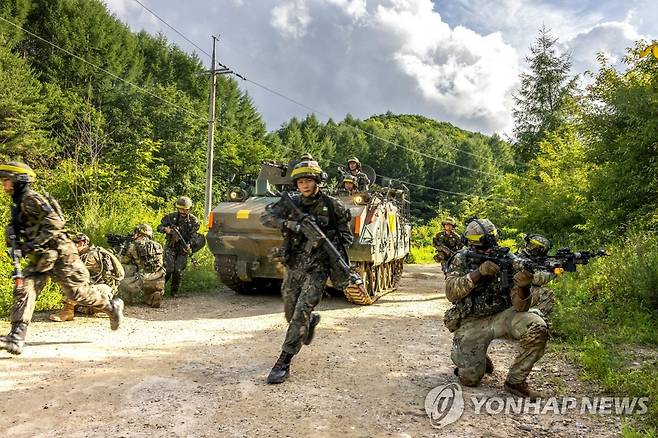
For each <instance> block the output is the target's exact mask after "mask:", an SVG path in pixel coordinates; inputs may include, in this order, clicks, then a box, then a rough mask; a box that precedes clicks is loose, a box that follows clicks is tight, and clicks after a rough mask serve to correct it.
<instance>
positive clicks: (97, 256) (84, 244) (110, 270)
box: [49, 233, 125, 322]
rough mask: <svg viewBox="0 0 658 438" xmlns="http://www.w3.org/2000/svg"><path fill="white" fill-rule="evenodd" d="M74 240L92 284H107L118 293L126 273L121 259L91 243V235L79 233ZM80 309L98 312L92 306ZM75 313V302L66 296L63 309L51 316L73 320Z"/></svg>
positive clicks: (57, 320)
mask: <svg viewBox="0 0 658 438" xmlns="http://www.w3.org/2000/svg"><path fill="white" fill-rule="evenodd" d="M72 240H73V243H75V246H76V248H77V250H78V254H79V255H80V260H82V262H83V263H84V264H85V266H86V268H87V270H88V271H89V277H90V280H91V284H106V285H108V286H110V287H111V288H112V292H113V293H116V292H117V287H118V286H119V282H120V281H121V280H122V279H123V277H124V275H125V272H124V270H123V266H122V265H121V263H120V262H119V260H118V259H117V258H116V257H115V256H114V254H112V253H111V252H109V251H108V250H106V249H105V248H101V247H100V246H95V245H91V244H90V239H89V236H87V235H86V234H83V233H78V234H76V235H75V237H73V239H72ZM79 310H81V311H82V313H85V314H94V313H96V311H95V310H94V309H93V308H91V307H82V308H81V309H79ZM74 314H75V302H74V301H71V300H68V299H66V298H64V300H63V307H62V309H61V310H60V311H59V312H58V313H53V314H52V315H50V316H49V318H50V320H51V321H56V322H64V321H71V320H73V317H74Z"/></svg>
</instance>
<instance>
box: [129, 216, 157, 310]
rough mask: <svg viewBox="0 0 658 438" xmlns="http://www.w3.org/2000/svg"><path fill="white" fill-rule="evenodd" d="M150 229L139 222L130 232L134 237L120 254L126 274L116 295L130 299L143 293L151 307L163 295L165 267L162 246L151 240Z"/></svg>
mask: <svg viewBox="0 0 658 438" xmlns="http://www.w3.org/2000/svg"><path fill="white" fill-rule="evenodd" d="M152 238H153V228H151V226H150V225H148V224H140V225H138V226H137V227H135V230H134V231H133V240H132V241H131V242H130V243H129V244H128V247H127V248H126V249H125V250H123V251H122V252H121V253H120V260H121V263H122V264H123V265H124V269H125V271H126V276H125V277H124V279H123V280H122V281H121V283H119V294H121V296H122V297H124V298H126V299H127V300H129V302H133V301H135V300H136V296H138V295H140V294H141V295H142V299H143V301H144V302H145V303H146V304H148V305H149V306H151V307H160V305H161V302H162V296H163V295H164V285H165V269H164V263H163V258H162V253H163V251H162V245H160V244H159V243H158V242H155V241H153V240H151V239H152Z"/></svg>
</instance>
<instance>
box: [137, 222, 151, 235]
mask: <svg viewBox="0 0 658 438" xmlns="http://www.w3.org/2000/svg"><path fill="white" fill-rule="evenodd" d="M133 234H138V235H140V236H148V237H153V228H151V226H150V225H149V224H139V225H137V226H136V227H135V229H134V230H133Z"/></svg>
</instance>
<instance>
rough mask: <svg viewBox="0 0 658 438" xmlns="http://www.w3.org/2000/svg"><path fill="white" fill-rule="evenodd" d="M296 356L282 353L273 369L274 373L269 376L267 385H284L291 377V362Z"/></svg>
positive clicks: (271, 372)
mask: <svg viewBox="0 0 658 438" xmlns="http://www.w3.org/2000/svg"><path fill="white" fill-rule="evenodd" d="M293 356H294V355H293V354H290V353H286V352H285V351H282V352H281V356H279V359H278V360H277V361H276V363H275V364H274V367H272V371H270V374H269V375H268V376H267V383H270V384H273V383H283V382H285V381H286V379H287V378H288V376H289V375H290V361H291V360H292V357H293Z"/></svg>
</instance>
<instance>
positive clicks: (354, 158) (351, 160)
mask: <svg viewBox="0 0 658 438" xmlns="http://www.w3.org/2000/svg"><path fill="white" fill-rule="evenodd" d="M350 163H356V168H357V169H361V162H360V161H359V159H358V158H356V157H352V158H350V159H349V160H347V164H348V165H349V164H350Z"/></svg>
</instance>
